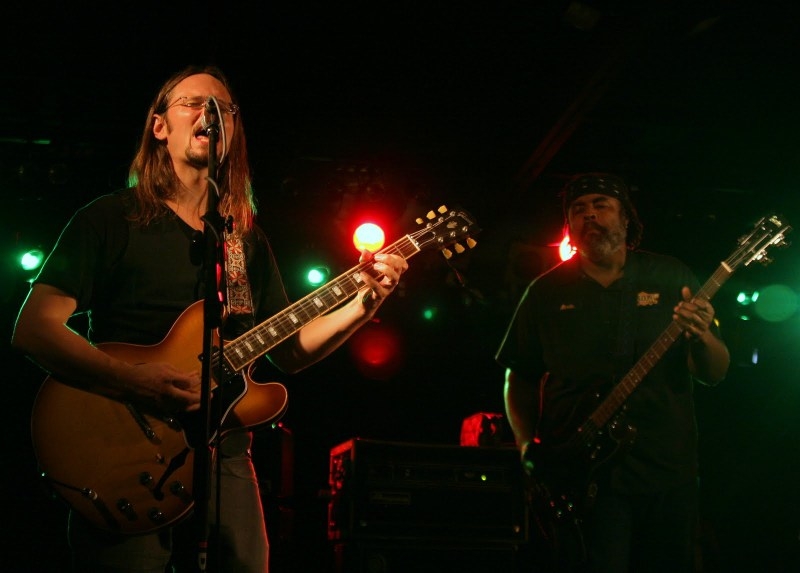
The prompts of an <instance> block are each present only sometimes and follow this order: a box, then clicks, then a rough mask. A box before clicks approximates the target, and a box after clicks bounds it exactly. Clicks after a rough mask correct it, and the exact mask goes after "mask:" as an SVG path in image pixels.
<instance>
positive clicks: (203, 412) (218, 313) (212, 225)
mask: <svg viewBox="0 0 800 573" xmlns="http://www.w3.org/2000/svg"><path fill="white" fill-rule="evenodd" d="M206 131H207V133H208V182H209V185H208V193H207V207H208V208H207V211H206V214H205V215H204V216H203V217H202V219H203V221H204V222H205V229H204V238H205V255H204V259H203V261H204V265H205V267H204V272H205V306H204V315H203V317H204V318H203V325H204V328H203V357H202V370H201V382H202V385H201V392H202V394H201V400H200V428H199V430H200V435H199V438H198V441H197V447H196V451H195V458H194V468H193V469H194V488H193V492H192V494H193V497H194V500H195V510H194V511H195V515H194V523H195V524H196V535H197V537H196V539H197V567H198V571H203V572H204V571H206V566H207V563H208V539H209V515H208V514H209V499H210V493H211V492H210V489H211V487H210V483H211V465H212V460H213V456H212V444H211V440H212V436H216V438H215V439H218V438H219V431H218V430H219V419H218V418H217V419H212V415H211V414H212V412H211V384H212V368H213V367H214V365H215V363H216V364H217V365H218V366H219V367H220V372H221V365H222V336H219V341H220V343H219V348H218V349H217V353H216V357H217V358H216V360H215V352H214V338H215V337H214V334H215V332H217V331H218V329H219V328H220V327H221V325H222V304H221V302H220V297H219V293H220V285H219V284H218V276H219V275H218V273H217V269H218V268H223V265H224V260H223V244H224V241H223V240H222V233H223V229H224V221H223V218H222V216H221V215H220V214H219V210H218V203H219V201H218V188H217V185H216V177H217V140H218V137H219V125H218V122H217V121H213V122H211V124H210V125H209V126H208V127H207V129H206ZM218 379H219V380H221V378H218ZM217 455H219V453H217ZM217 489H219V483H217Z"/></svg>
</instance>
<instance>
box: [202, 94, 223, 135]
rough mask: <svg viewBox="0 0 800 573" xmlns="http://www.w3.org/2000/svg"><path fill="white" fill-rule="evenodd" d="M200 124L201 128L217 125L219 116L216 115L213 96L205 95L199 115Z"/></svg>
mask: <svg viewBox="0 0 800 573" xmlns="http://www.w3.org/2000/svg"><path fill="white" fill-rule="evenodd" d="M200 125H202V126H203V129H206V130H207V129H208V128H210V127H218V126H219V116H218V115H217V105H216V102H215V101H214V99H213V98H211V97H207V98H206V103H205V105H204V106H203V115H202V116H201V117H200Z"/></svg>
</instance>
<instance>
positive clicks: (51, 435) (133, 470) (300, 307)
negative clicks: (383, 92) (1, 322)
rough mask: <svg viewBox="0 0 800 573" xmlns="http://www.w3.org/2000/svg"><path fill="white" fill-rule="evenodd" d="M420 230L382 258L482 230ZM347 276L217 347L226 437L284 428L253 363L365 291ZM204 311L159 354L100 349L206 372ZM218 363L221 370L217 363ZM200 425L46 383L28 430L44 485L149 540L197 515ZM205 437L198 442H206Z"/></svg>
mask: <svg viewBox="0 0 800 573" xmlns="http://www.w3.org/2000/svg"><path fill="white" fill-rule="evenodd" d="M417 222H418V223H420V224H421V225H422V227H421V228H420V229H419V230H417V231H415V232H413V233H411V234H408V235H406V236H405V237H403V238H402V239H400V240H398V241H396V242H395V243H393V244H392V245H390V246H388V247H385V248H383V249H381V250H380V251H379V252H381V253H388V254H397V255H400V256H402V257H404V258H406V259H408V258H409V257H411V256H413V255H415V254H417V253H419V252H422V251H424V250H442V251H443V253H444V254H445V256H447V257H449V256H450V255H452V251H451V250H450V249H451V248H452V249H453V250H455V251H457V252H463V251H464V250H465V247H464V246H463V245H462V244H461V242H462V241H463V242H464V243H465V244H466V245H467V246H468V247H472V246H474V244H475V241H474V239H473V238H472V236H473V235H475V234H476V233H477V232H478V231H479V229H478V228H477V227H476V225H475V222H474V220H473V219H472V217H471V216H470V215H469V214H468V213H466V212H464V211H460V210H448V209H446V208H445V207H440V208H439V210H438V212H433V211H431V212H429V213H428V215H427V220H426V219H418V221H417ZM371 268H372V267H371V263H359V265H357V266H355V267H353V268H352V269H350V270H349V271H347V272H345V273H344V274H342V275H340V276H339V277H337V278H335V279H333V280H331V281H330V282H328V283H327V284H325V285H324V286H322V287H321V288H319V289H317V290H315V291H314V292H312V293H310V294H308V295H306V296H305V297H303V298H302V299H300V300H299V301H298V302H296V303H294V304H292V305H290V306H289V307H287V308H286V309H284V310H282V311H281V312H279V313H278V314H276V315H275V316H273V317H272V318H270V319H268V320H266V321H264V322H262V323H261V324H259V325H257V326H256V327H254V328H253V329H251V330H250V331H248V332H246V333H245V334H243V335H242V336H240V337H238V338H236V339H233V340H230V341H223V344H222V351H221V352H220V344H219V343H220V339H219V337H218V336H215V338H214V341H213V342H214V350H215V356H214V359H213V360H214V367H212V368H211V371H212V373H213V374H217V373H219V372H221V373H222V374H221V375H219V374H217V375H215V377H214V380H213V383H212V388H211V398H210V402H211V404H212V405H211V406H210V411H211V412H222V413H223V414H222V417H221V421H220V424H219V426H218V428H219V430H218V431H215V432H214V436H213V437H212V439H214V438H216V437H219V436H220V435H222V434H224V433H225V432H228V431H231V430H234V429H242V428H252V427H257V426H261V425H264V424H269V423H273V422H275V421H277V420H278V419H280V417H281V416H282V415H283V414H284V412H285V410H286V407H287V403H288V395H287V391H286V388H285V387H284V386H283V385H282V384H280V383H278V382H267V383H259V382H256V381H254V380H253V379H252V378H251V371H252V366H253V363H254V361H255V360H256V359H257V358H259V357H261V356H263V355H264V354H266V353H267V352H268V351H269V350H271V349H272V348H274V347H275V346H276V345H278V344H279V343H280V342H282V341H284V340H286V339H287V338H289V337H290V336H291V335H293V334H294V333H296V332H297V331H299V330H300V329H301V328H303V327H304V326H305V325H306V324H308V323H310V322H311V321H313V320H314V319H316V318H318V317H320V316H322V315H324V314H326V313H327V312H328V311H330V310H332V309H333V308H335V307H337V306H339V305H340V304H342V303H343V302H345V301H347V300H349V299H350V298H351V297H352V296H353V295H355V294H356V293H357V292H358V290H359V289H360V288H361V287H363V286H364V280H363V277H362V276H361V273H362V272H371ZM203 305H204V301H202V300H201V301H198V302H196V303H194V304H192V305H191V306H190V307H188V308H187V309H186V310H185V311H184V312H183V313H182V314H181V315H180V316H179V317H178V319H177V320H176V322H175V323H174V324H173V325H172V328H171V329H170V331H169V333H168V334H167V335H166V337H165V338H164V339H163V340H162V341H161V342H160V343H158V344H155V345H152V346H142V345H133V344H124V343H102V344H98V345H97V346H98V348H99V349H100V350H101V351H103V352H105V353H107V354H108V355H110V356H112V357H114V358H117V359H119V360H123V361H125V362H128V363H130V364H143V363H149V362H168V363H170V364H172V365H173V366H175V367H177V368H179V369H181V370H182V371H185V372H193V371H199V370H200V367H201V356H202V347H203V316H204V309H203ZM220 358H221V360H220ZM198 418H199V416H197V415H194V417H193V415H192V414H186V415H181V416H176V417H168V416H163V415H159V414H157V413H154V412H148V411H144V410H142V409H141V408H140V407H138V406H137V405H135V404H132V403H123V402H120V401H117V400H113V399H110V398H106V397H103V396H100V395H99V394H95V393H92V392H88V391H85V390H80V389H77V388H75V387H74V386H72V385H68V384H65V383H63V382H59V381H58V380H56V379H55V378H54V377H52V376H49V377H47V378H46V379H45V380H44V382H43V384H42V386H41V388H40V389H39V392H38V393H37V396H36V399H35V401H34V405H33V411H32V417H31V430H32V438H33V446H34V451H35V454H36V457H37V461H38V463H39V466H40V468H41V470H42V475H43V476H44V478H45V479H46V480H47V482H48V483H49V484H50V485H51V486H52V488H53V489H54V490H55V492H56V493H57V494H58V495H59V496H60V497H62V498H63V499H64V500H65V501H66V502H67V503H68V504H69V505H70V506H71V507H72V509H74V510H75V511H77V512H79V513H80V514H82V515H83V516H84V517H85V518H87V519H88V520H89V521H90V522H92V523H93V524H94V525H96V526H98V527H99V528H101V529H105V530H108V531H113V532H116V533H121V534H140V533H147V532H152V531H155V530H157V529H160V528H161V527H164V526H166V525H169V524H174V523H176V522H177V521H179V520H180V519H182V518H183V517H185V516H187V515H188V514H189V513H190V511H191V509H192V507H193V505H194V502H193V498H192V481H193V462H194V449H195V448H196V447H197V446H198V445H200V444H198V440H197V439H196V436H204V435H205V434H203V433H198V431H197V430H198V429H201V428H202V427H198V423H199V422H200V420H199V419H198ZM203 440H205V438H204V437H202V438H201V439H200V441H201V442H202V441H203Z"/></svg>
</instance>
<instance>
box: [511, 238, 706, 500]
mask: <svg viewBox="0 0 800 573" xmlns="http://www.w3.org/2000/svg"><path fill="white" fill-rule="evenodd" d="M627 257H628V258H627V260H626V264H625V274H624V276H623V277H622V278H621V279H619V280H618V281H616V282H614V283H613V284H611V285H609V286H608V287H607V288H604V287H603V286H602V285H600V284H599V283H597V282H596V281H594V280H593V279H591V278H589V277H588V276H586V275H585V274H584V273H583V272H582V271H581V268H580V264H579V260H578V257H575V258H574V259H572V260H570V261H567V262H565V263H563V264H561V265H559V266H558V267H556V268H554V269H552V270H551V271H549V272H548V273H546V274H545V275H543V276H542V277H540V278H538V279H537V280H536V281H534V282H533V283H532V284H531V285H529V287H528V289H527V290H526V292H525V294H524V295H523V297H522V299H521V300H520V303H519V305H518V307H517V309H516V312H515V314H514V317H513V319H512V321H511V324H510V325H509V328H508V330H507V332H506V335H505V337H504V339H503V342H502V344H501V346H500V348H499V350H498V352H497V355H496V358H497V361H498V362H499V364H500V365H502V366H504V367H506V368H510V369H512V370H514V371H515V372H516V373H518V374H519V375H520V376H522V377H525V378H528V379H531V380H533V381H538V380H540V379H541V377H542V376H543V374H544V373H546V372H547V373H549V377H548V379H547V382H546V384H545V385H544V388H543V391H544V394H543V396H544V400H543V402H544V407H543V413H542V419H543V420H544V421H545V422H546V421H548V416H549V415H552V414H553V412H558V413H559V415H566V414H569V415H570V416H571V417H572V421H573V422H574V427H573V428H572V429H573V430H574V429H575V428H576V427H577V425H579V424H581V423H583V422H585V421H586V418H587V417H588V416H589V414H591V413H592V412H593V411H594V408H595V407H596V406H597V405H598V404H599V400H592V399H587V396H589V395H592V394H598V395H599V396H600V397H601V398H602V397H603V396H605V395H607V393H608V391H609V389H610V387H611V385H613V384H614V383H616V382H619V380H621V379H622V378H623V377H624V376H625V375H626V374H628V373H629V372H630V370H631V368H632V367H633V366H634V365H635V364H637V361H638V360H639V359H640V358H641V357H642V356H643V355H644V354H645V353H646V352H648V351H649V350H651V347H653V345H654V344H658V341H660V340H662V338H661V336H662V335H663V334H664V333H665V330H666V329H667V327H668V326H669V325H670V323H671V322H672V315H673V309H674V307H675V305H676V304H677V303H678V302H679V301H680V300H681V287H683V286H688V287H689V288H690V289H692V292H693V293H696V292H697V291H698V290H699V283H698V281H697V279H696V277H695V276H694V275H693V273H692V272H691V271H690V270H689V269H688V267H686V265H684V264H683V263H681V262H680V261H678V260H677V259H675V258H672V257H669V256H665V255H658V254H654V253H649V252H645V251H629V252H628V256H627ZM715 334H718V333H717V332H716V331H715ZM658 350H659V356H660V358H659V359H658V360H657V361H656V362H655V364H647V365H646V366H647V367H648V368H650V369H649V370H648V371H647V375H646V376H645V377H644V378H643V379H642V380H641V383H640V384H639V385H638V387H636V389H635V390H634V391H633V393H632V394H631V395H630V397H629V398H628V399H627V401H626V413H625V420H626V421H627V422H628V423H630V424H632V425H633V426H634V427H635V428H636V430H637V434H636V440H635V442H634V445H633V448H632V449H631V451H630V452H629V454H628V455H627V456H625V457H624V458H622V461H621V462H620V465H619V467H618V468H617V469H616V470H615V472H614V484H615V486H616V488H618V489H620V490H623V491H629V492H642V493H644V492H649V491H656V490H661V489H664V488H668V487H671V486H675V485H680V484H684V483H687V482H688V481H690V480H692V479H694V478H695V477H696V475H697V426H696V421H695V412H694V398H693V380H692V377H691V375H690V374H689V371H688V366H687V343H686V341H685V340H684V338H683V337H679V338H678V340H677V341H676V342H675V343H674V344H672V345H671V346H667V347H666V350H663V355H660V352H661V351H662V349H660V348H659V349H658ZM648 356H649V354H648ZM639 364H641V363H639ZM577 404H581V405H582V406H581V407H587V408H588V409H586V410H585V411H581V410H580V407H579V408H578V410H577V411H576V410H575V407H576V405H577ZM536 415H537V414H536V413H535V412H534V413H532V416H536Z"/></svg>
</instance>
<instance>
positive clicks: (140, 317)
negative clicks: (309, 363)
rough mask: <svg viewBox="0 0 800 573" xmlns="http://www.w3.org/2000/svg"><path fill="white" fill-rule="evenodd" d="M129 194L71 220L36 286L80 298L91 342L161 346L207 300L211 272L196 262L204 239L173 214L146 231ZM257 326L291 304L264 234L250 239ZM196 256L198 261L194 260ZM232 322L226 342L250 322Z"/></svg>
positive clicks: (125, 192)
mask: <svg viewBox="0 0 800 573" xmlns="http://www.w3.org/2000/svg"><path fill="white" fill-rule="evenodd" d="M132 200H133V199H132V193H131V190H129V189H128V190H123V191H119V192H117V193H112V194H109V195H104V196H102V197H100V198H98V199H95V200H94V201H92V202H91V203H89V204H88V205H86V206H85V207H83V208H81V209H80V210H78V211H77V212H76V213H75V215H74V216H73V217H72V219H71V220H70V221H69V223H68V224H67V226H66V227H65V229H64V230H63V232H62V233H61V236H60V237H59V239H58V242H57V243H56V246H55V247H54V249H53V252H52V253H51V254H50V256H49V257H48V259H47V261H46V262H45V265H44V267H43V268H42V270H41V272H40V274H39V276H38V277H37V278H36V281H35V282H40V283H46V284H49V285H52V286H55V287H57V288H59V289H61V290H63V291H65V292H66V293H68V294H70V295H72V296H74V297H75V298H76V300H77V302H78V308H77V312H79V313H84V312H85V313H87V314H88V316H89V333H88V335H89V338H90V340H91V341H92V342H94V343H98V342H109V341H112V342H125V343H132V344H156V343H158V342H160V341H161V340H163V339H164V337H165V336H166V335H167V333H168V332H169V329H170V328H171V327H172V326H173V324H174V323H175V321H176V320H177V319H178V317H179V316H180V314H181V313H182V312H183V311H184V310H186V309H187V308H188V307H189V306H190V305H191V304H192V303H194V302H196V301H198V300H202V299H203V298H204V296H205V288H204V284H203V283H204V277H205V271H204V270H203V269H202V267H201V265H200V264H199V263H198V262H193V260H192V259H193V257H192V256H191V251H192V248H193V247H192V244H193V242H198V240H199V242H200V244H199V245H197V246H195V247H194V248H195V249H197V248H198V247H199V249H200V255H201V258H202V253H203V248H204V247H203V244H202V243H203V239H202V234H199V233H197V232H195V231H194V229H192V228H191V227H189V226H188V225H187V224H186V223H185V222H184V221H183V220H181V219H180V218H179V217H177V216H176V215H175V214H174V213H172V211H168V212H167V213H165V214H164V215H163V216H161V217H158V218H157V219H156V220H154V221H153V222H151V223H150V224H149V225H147V226H140V225H135V224H133V223H131V222H130V221H129V220H128V218H127V215H128V214H129V213H130V210H131V205H132V204H133V203H132ZM243 240H244V248H245V256H246V261H247V278H248V281H249V283H250V289H251V292H252V298H253V307H254V314H255V318H254V320H255V321H256V322H261V321H262V320H264V319H266V318H269V317H270V316H272V315H274V314H276V313H277V312H278V311H280V310H282V309H284V308H285V307H286V306H287V305H288V299H287V296H286V292H285V290H284V287H283V283H282V281H281V277H280V274H279V272H278V267H277V265H276V263H275V259H274V256H273V253H272V250H271V249H270V246H269V242H268V240H267V238H266V236H265V235H264V233H263V231H262V230H261V229H260V228H259V227H257V226H254V227H253V231H252V232H251V233H249V234H248V235H247V236H245V237H244V239H243ZM195 258H196V257H195ZM240 322H241V323H244V324H245V326H241V325H240V324H238V323H237V322H236V321H231V320H229V321H227V322H226V328H227V329H230V331H232V332H226V338H231V337H232V336H234V335H236V334H240V333H241V331H242V330H243V329H244V328H246V323H247V322H248V321H246V320H243V321H240Z"/></svg>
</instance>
